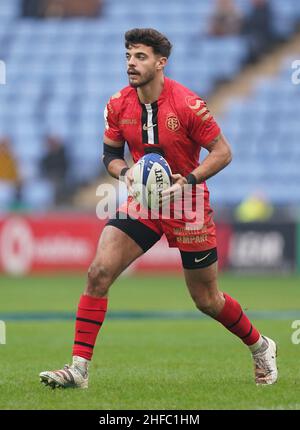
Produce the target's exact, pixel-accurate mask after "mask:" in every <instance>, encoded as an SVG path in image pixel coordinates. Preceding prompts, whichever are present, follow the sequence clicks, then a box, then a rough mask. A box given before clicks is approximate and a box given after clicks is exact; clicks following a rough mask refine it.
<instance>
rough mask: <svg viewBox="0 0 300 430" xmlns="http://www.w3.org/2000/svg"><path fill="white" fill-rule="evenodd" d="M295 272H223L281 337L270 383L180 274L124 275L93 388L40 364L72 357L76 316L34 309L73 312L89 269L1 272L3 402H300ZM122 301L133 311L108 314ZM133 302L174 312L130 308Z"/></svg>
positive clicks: (122, 405) (178, 405)
mask: <svg viewBox="0 0 300 430" xmlns="http://www.w3.org/2000/svg"><path fill="white" fill-rule="evenodd" d="M299 281H300V278H299V277H296V276H287V277H283V276H282V277H280V276H279V277H278V276H277V277H267V276H265V277H263V276H261V277H257V276H255V277H245V276H233V275H229V274H226V275H222V276H221V278H220V288H221V290H223V291H226V292H227V293H229V294H231V295H232V296H233V297H235V298H236V299H237V300H239V301H240V303H241V305H242V306H243V308H244V309H246V310H247V311H246V312H248V313H249V315H251V313H252V314H253V315H254V316H255V318H254V319H253V322H254V324H255V325H256V326H257V327H258V328H259V329H260V330H261V331H262V333H264V334H266V335H268V336H270V337H273V338H274V339H275V340H276V341H277V342H278V345H279V356H278V366H279V380H278V383H277V384H275V385H274V386H267V387H256V385H255V384H254V381H253V369H252V360H251V356H250V353H249V351H248V349H247V348H246V347H245V346H244V345H243V344H242V343H241V342H240V341H239V339H237V338H235V337H234V336H233V335H232V334H231V333H229V332H227V331H226V330H225V329H224V328H223V327H222V326H221V325H220V324H218V323H217V322H215V321H213V320H211V319H209V318H207V317H205V318H200V317H199V318H198V317H197V315H198V314H197V311H196V310H195V308H194V305H193V303H192V301H191V299H190V298H189V295H188V293H187V290H186V287H185V286H184V281H183V279H182V277H171V276H170V277H168V276H164V277H150V276H148V277H125V276H124V277H121V278H120V279H119V280H118V281H117V282H116V283H115V285H114V286H113V287H112V289H111V293H110V302H109V314H108V318H107V320H106V321H105V323H104V325H103V327H102V329H101V332H100V336H99V337H98V342H97V346H96V347H95V353H94V359H93V363H92V365H91V367H90V381H89V383H90V387H89V389H88V390H51V389H49V388H48V387H44V386H42V385H41V384H40V382H39V377H38V374H39V372H40V371H42V370H46V369H58V368H60V367H61V366H62V365H64V364H65V363H68V362H70V359H71V357H70V355H71V348H72V343H73V332H74V324H73V321H71V320H68V319H65V320H64V319H59V318H58V319H53V320H48V319H46V318H45V319H41V320H34V319H32V318H33V316H34V315H36V313H37V312H38V313H39V314H40V315H45V316H47V315H49V313H51V312H52V313H53V312H56V313H57V315H60V312H69V313H74V315H75V311H76V307H77V302H78V298H79V295H80V293H81V291H82V290H83V287H84V284H85V277H84V276H72V277H70V276H49V277H30V278H9V277H3V276H2V277H0V292H1V294H0V297H1V299H0V319H2V320H5V318H7V321H5V322H6V331H7V332H6V336H7V343H6V345H0V357H1V372H0V388H1V389H0V409H97V410H105V409H108V410H113V409H148V410H149V409H174V410H176V409H190V410H191V409H196V410H202V409H300V400H299V389H300V367H299V362H300V344H299V345H297V344H293V343H292V341H291V336H292V333H293V330H292V328H291V324H292V321H293V320H295V319H297V318H296V317H295V316H296V315H297V313H299V318H298V319H299V320H300V294H299V287H300V282H299ZM117 311H123V312H124V311H128V312H129V314H128V318H124V319H120V318H112V317H111V318H110V317H109V315H111V316H113V315H115V313H116V312H117ZM136 311H149V312H151V311H161V312H164V311H169V312H170V311H174V312H175V311H176V312H178V314H176V313H175V314H174V315H175V317H173V318H162V317H156V318H136V319H134V318H131V317H130V315H131V314H132V316H134V312H136ZM180 311H185V312H187V313H188V315H193V312H194V313H195V318H183V317H181V316H180V313H179V312H180ZM12 314H13V316H12ZM21 314H22V315H23V319H22V318H20V319H18V315H21ZM26 315H27V316H28V318H27V317H26ZM176 315H177V316H176ZM9 316H10V317H11V318H9ZM199 316H200V313H199Z"/></svg>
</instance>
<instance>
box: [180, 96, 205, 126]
mask: <svg viewBox="0 0 300 430" xmlns="http://www.w3.org/2000/svg"><path fill="white" fill-rule="evenodd" d="M185 101H186V104H187V105H188V107H189V108H190V109H191V110H192V111H193V112H194V113H195V115H197V116H199V117H200V119H201V121H206V120H207V119H208V118H209V117H210V116H211V114H210V112H209V110H208V109H207V106H206V103H205V101H204V100H201V99H200V98H198V97H196V96H188V97H186V99H185Z"/></svg>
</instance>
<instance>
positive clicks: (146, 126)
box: [143, 124, 157, 131]
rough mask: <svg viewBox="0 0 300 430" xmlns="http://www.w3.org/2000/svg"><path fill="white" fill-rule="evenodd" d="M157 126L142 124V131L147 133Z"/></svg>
mask: <svg viewBox="0 0 300 430" xmlns="http://www.w3.org/2000/svg"><path fill="white" fill-rule="evenodd" d="M156 126H157V124H151V125H147V124H143V130H145V131H148V130H150V129H151V128H153V127H156Z"/></svg>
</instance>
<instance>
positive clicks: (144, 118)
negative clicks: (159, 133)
mask: <svg viewBox="0 0 300 430" xmlns="http://www.w3.org/2000/svg"><path fill="white" fill-rule="evenodd" d="M141 120H142V142H143V143H148V132H147V129H145V125H147V124H148V113H147V109H146V106H145V105H144V104H142V118H141Z"/></svg>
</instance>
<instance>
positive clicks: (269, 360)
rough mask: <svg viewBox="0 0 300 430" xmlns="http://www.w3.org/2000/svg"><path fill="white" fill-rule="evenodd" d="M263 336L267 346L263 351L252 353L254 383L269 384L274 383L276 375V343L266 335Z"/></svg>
mask: <svg viewBox="0 0 300 430" xmlns="http://www.w3.org/2000/svg"><path fill="white" fill-rule="evenodd" d="M263 338H264V339H265V340H266V341H267V342H268V347H267V349H266V350H265V351H263V352H259V351H260V350H258V351H257V352H255V353H253V354H252V357H253V360H254V373H255V383H256V385H271V384H275V382H276V381H277V377H278V371H277V365H276V357H277V345H276V343H275V342H274V340H272V339H269V338H268V337H266V336H263Z"/></svg>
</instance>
